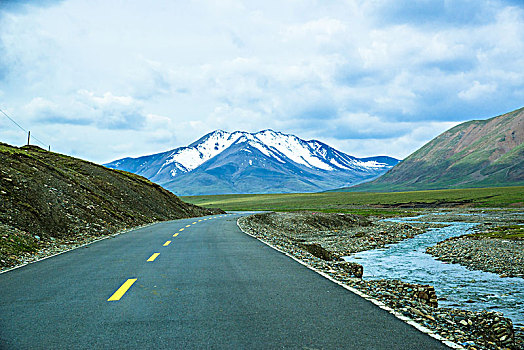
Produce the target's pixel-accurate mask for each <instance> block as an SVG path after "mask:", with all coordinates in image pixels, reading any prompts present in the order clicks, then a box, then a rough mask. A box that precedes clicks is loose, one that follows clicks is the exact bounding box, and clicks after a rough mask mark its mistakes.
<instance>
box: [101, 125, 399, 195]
mask: <svg viewBox="0 0 524 350" xmlns="http://www.w3.org/2000/svg"><path fill="white" fill-rule="evenodd" d="M398 162H399V161H398V160H397V159H394V158H391V157H386V156H381V157H371V158H360V159H359V158H355V157H352V156H350V155H348V154H345V153H343V152H340V151H337V150H336V149H334V148H332V147H330V146H328V145H326V144H324V143H322V142H320V141H316V140H311V141H304V140H302V139H300V138H298V137H296V136H294V135H289V134H283V133H280V132H275V131H273V130H263V131H260V132H257V133H248V132H243V131H235V132H232V133H230V132H226V131H222V130H217V131H214V132H211V133H209V134H207V135H205V136H204V137H202V138H201V139H199V140H198V141H195V142H193V143H192V144H190V145H189V146H187V147H180V148H176V149H174V150H171V151H167V152H163V153H158V154H153V155H149V156H143V157H139V158H124V159H120V160H116V161H114V162H111V163H109V164H105V165H106V166H107V167H110V168H113V169H120V170H126V171H130V172H133V173H136V174H139V175H142V176H145V177H147V178H148V179H150V180H151V181H154V182H157V183H159V184H161V185H163V186H164V187H166V188H168V189H169V190H171V191H173V192H174V193H176V194H180V195H190V194H218V193H272V192H310V191H323V190H328V189H333V188H338V187H343V186H350V185H354V184H357V183H360V182H363V181H366V180H371V179H374V178H376V177H377V176H380V175H382V174H383V173H385V172H386V171H387V170H389V169H390V168H391V167H393V166H394V165H395V164H397V163H398Z"/></svg>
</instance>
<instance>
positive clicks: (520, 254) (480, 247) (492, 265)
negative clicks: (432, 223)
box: [426, 235, 524, 278]
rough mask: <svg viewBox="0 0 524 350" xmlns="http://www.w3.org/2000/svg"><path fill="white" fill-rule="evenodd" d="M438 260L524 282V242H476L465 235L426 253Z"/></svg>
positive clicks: (428, 249) (482, 239) (436, 246)
mask: <svg viewBox="0 0 524 350" xmlns="http://www.w3.org/2000/svg"><path fill="white" fill-rule="evenodd" d="M426 252H427V253H428V254H431V255H433V256H435V257H436V258H437V259H439V260H442V261H446V262H450V263H453V264H461V265H464V266H466V267H468V268H470V269H475V270H482V271H486V272H493V273H496V274H498V275H500V276H501V277H520V278H524V241H522V240H504V239H497V238H477V237H476V236H475V235H464V236H461V237H455V238H450V239H447V240H445V241H442V242H440V243H438V244H437V245H435V246H433V247H429V248H427V249H426Z"/></svg>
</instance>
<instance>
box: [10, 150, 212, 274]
mask: <svg viewBox="0 0 524 350" xmlns="http://www.w3.org/2000/svg"><path fill="white" fill-rule="evenodd" d="M221 212H222V211H221V210H219V209H218V210H209V209H205V208H201V207H198V206H195V205H192V204H188V203H184V202H182V201H181V200H180V199H179V198H178V197H177V196H175V195H174V194H172V193H171V192H169V191H166V190H165V189H163V188H162V187H160V186H159V185H156V184H154V183H152V182H150V181H148V180H147V179H145V178H143V177H141V176H137V175H134V174H130V173H127V172H122V171H115V170H111V169H108V168H105V167H103V166H101V165H98V164H94V163H90V162H87V161H83V160H81V159H77V158H73V157H68V156H64V155H61V154H57V153H53V152H47V151H45V150H43V149H41V148H39V147H36V146H24V147H22V148H17V147H13V146H9V145H6V144H2V143H0V268H2V267H4V268H5V267H9V266H14V265H16V264H19V263H20V262H23V261H26V260H28V259H29V260H30V259H31V257H32V256H34V255H35V254H37V252H38V251H47V250H49V251H50V254H52V253H54V252H56V250H57V249H58V250H59V249H62V248H57V247H61V246H64V245H66V246H67V245H74V244H79V243H86V242H88V241H91V240H94V239H97V238H100V237H102V236H105V235H110V234H114V233H116V232H118V231H120V230H123V229H127V228H131V227H135V226H140V225H145V224H149V223H152V222H156V221H163V220H173V219H179V218H185V217H193V216H203V215H212V214H214V213H221ZM53 247H54V248H53ZM55 248H56V249H55Z"/></svg>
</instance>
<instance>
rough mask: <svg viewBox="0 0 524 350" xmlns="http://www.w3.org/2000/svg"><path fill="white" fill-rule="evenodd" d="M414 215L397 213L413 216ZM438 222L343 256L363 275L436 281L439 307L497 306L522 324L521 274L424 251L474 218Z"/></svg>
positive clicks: (463, 228)
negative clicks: (438, 225)
mask: <svg viewBox="0 0 524 350" xmlns="http://www.w3.org/2000/svg"><path fill="white" fill-rule="evenodd" d="M417 219H418V218H411V219H410V218H408V219H400V220H395V221H400V222H410V221H411V222H417V221H415V220H417ZM444 224H449V226H447V227H443V228H433V229H430V230H429V231H428V232H426V233H423V234H420V235H418V236H415V237H414V238H411V239H407V240H404V241H402V242H400V243H396V244H391V245H388V246H386V247H385V248H381V249H374V250H368V251H364V252H360V253H356V254H353V255H351V256H348V257H345V259H346V260H347V261H353V262H358V263H359V264H361V265H363V266H364V276H363V278H364V279H383V278H386V279H400V280H403V281H406V282H410V283H420V284H429V285H432V286H434V287H435V291H436V292H437V296H438V298H439V306H440V307H456V308H460V309H468V310H482V309H485V310H491V311H500V312H502V313H504V316H506V317H509V318H510V319H511V320H512V321H513V323H514V325H516V326H519V327H524V312H523V311H522V310H524V279H522V278H517V277H514V278H508V277H505V278H502V277H499V276H498V275H496V274H494V273H490V272H483V271H472V270H468V269H466V268H465V267H463V266H461V265H458V264H449V263H444V262H441V261H438V260H436V259H435V258H434V257H432V256H431V255H429V254H426V253H425V250H426V248H427V247H429V246H432V245H435V244H436V243H438V242H440V241H442V240H444V239H446V238H450V237H455V236H460V235H463V234H465V233H467V231H469V230H471V229H472V228H473V227H474V226H475V225H476V224H472V223H464V222H451V223H444Z"/></svg>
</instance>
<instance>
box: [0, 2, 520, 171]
mask: <svg viewBox="0 0 524 350" xmlns="http://www.w3.org/2000/svg"><path fill="white" fill-rule="evenodd" d="M30 2H31V1H12V0H1V1H0V108H1V109H2V110H4V111H5V112H6V113H7V114H8V115H10V116H11V117H13V118H14V119H15V120H16V121H17V122H18V123H19V124H20V125H21V126H22V127H23V128H26V129H30V130H31V131H32V133H33V134H34V135H35V136H36V137H37V138H38V139H39V140H41V141H43V142H44V143H45V144H50V145H51V148H52V149H53V150H55V151H58V152H61V153H66V154H70V155H74V156H78V157H82V158H85V159H89V160H92V161H95V162H107V161H110V160H114V159H117V158H121V157H124V156H138V155H144V154H151V153H156V152H160V151H165V150H168V149H172V148H176V147H179V146H183V145H187V144H189V143H190V142H192V141H194V140H196V139H198V138H199V137H201V136H202V135H204V134H205V133H207V132H210V131H212V130H215V129H223V130H227V131H234V130H244V131H250V132H255V131H259V130H262V129H267V128H270V129H273V130H277V131H282V132H285V133H292V134H295V135H297V136H299V137H301V138H304V139H318V140H321V141H323V142H326V143H328V144H329V145H332V146H334V147H336V148H338V149H340V150H342V151H344V152H346V153H349V154H351V155H355V156H361V157H362V156H372V155H390V156H394V157H397V158H404V157H406V156H407V155H409V154H410V153H412V152H413V151H415V150H416V149H417V148H419V147H420V146H422V145H423V144H424V143H426V142H427V141H429V140H430V139H432V138H433V137H435V136H437V135H438V134H439V133H441V132H442V131H444V130H446V129H448V128H450V127H451V126H454V125H456V124H458V123H460V122H462V121H466V120H471V119H483V118H487V117H491V116H495V115H499V114H503V113H505V112H509V111H511V110H514V109H517V108H520V107H522V106H524V1H522V0H514V1H509V0H506V1H505V0H489V1H481V0H417V1H415V0H406V1H401V0H369V1H363V0H354V1H352V0H345V1H337V0H332V1H324V0H318V1H313V0H284V1H282V0H279V1H273V0H263V1H252V0H250V1H235V0H184V1H181V0H180V1H168V0H163V1H160V0H152V1H139V0H136V1H133V0H128V1H123V0H64V1H54V0H42V1H39V2H38V3H39V6H34V5H26V3H30ZM32 2H34V1H32ZM25 138H26V136H25V135H24V133H23V132H22V131H21V130H20V129H18V128H17V127H16V126H15V125H14V124H12V123H11V122H10V121H9V120H7V118H5V117H4V116H2V115H0V141H2V142H7V143H10V144H14V145H22V144H24V142H25V141H24V140H25Z"/></svg>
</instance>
